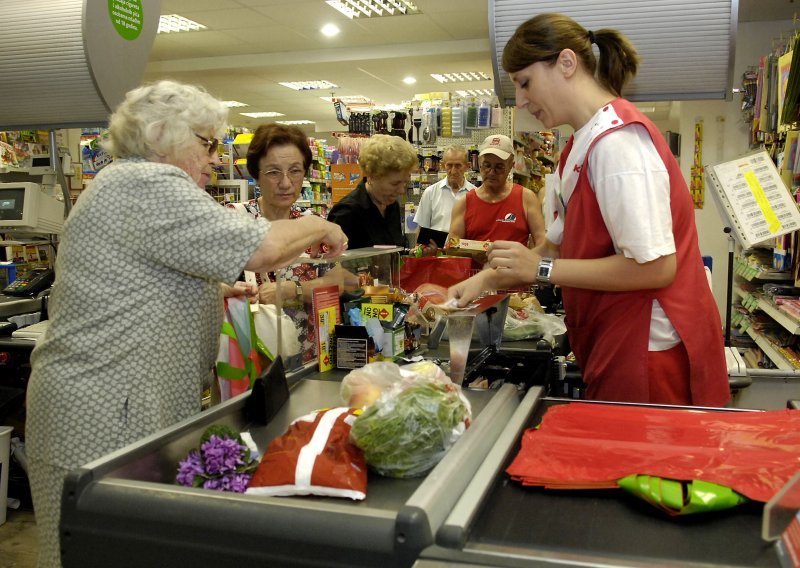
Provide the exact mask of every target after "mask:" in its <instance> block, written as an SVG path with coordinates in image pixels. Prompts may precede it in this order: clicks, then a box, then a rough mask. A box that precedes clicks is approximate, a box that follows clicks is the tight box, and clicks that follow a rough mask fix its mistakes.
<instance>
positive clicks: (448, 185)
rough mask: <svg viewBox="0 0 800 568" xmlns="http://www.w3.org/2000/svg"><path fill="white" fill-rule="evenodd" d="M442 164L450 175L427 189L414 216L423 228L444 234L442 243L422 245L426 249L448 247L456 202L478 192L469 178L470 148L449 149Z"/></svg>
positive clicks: (452, 147) (443, 157)
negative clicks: (469, 193) (429, 247)
mask: <svg viewBox="0 0 800 568" xmlns="http://www.w3.org/2000/svg"><path fill="white" fill-rule="evenodd" d="M442 164H443V165H444V169H445V171H446V172H447V177H445V178H444V179H442V180H440V181H438V182H436V183H434V184H433V185H430V186H428V187H427V188H426V189H425V191H424V192H423V194H422V198H421V199H420V201H419V207H418V208H417V212H416V214H415V215H414V222H415V223H416V224H417V225H419V226H420V228H426V229H432V230H434V231H441V232H442V233H444V234H443V235H442V239H441V240H442V242H441V243H438V244H437V243H435V242H430V243H427V242H425V243H420V244H422V245H426V246H439V247H441V246H444V240H445V238H446V236H447V235H446V233H447V232H448V231H449V230H450V219H451V214H452V212H453V205H454V204H455V202H456V199H457V198H459V197H461V196H463V195H466V194H467V192H468V191H470V190H473V189H475V186H474V185H473V184H472V183H470V182H469V181H467V179H466V177H465V173H466V171H467V169H468V168H469V158H468V156H467V149H466V148H464V147H463V146H450V147H448V148H447V149H446V150H445V151H444V154H443V156H442ZM423 234H424V233H423ZM418 242H419V241H418Z"/></svg>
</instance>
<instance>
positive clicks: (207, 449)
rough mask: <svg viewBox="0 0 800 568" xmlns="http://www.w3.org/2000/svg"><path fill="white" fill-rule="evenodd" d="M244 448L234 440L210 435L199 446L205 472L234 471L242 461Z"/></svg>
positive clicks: (211, 473) (210, 473) (212, 473)
mask: <svg viewBox="0 0 800 568" xmlns="http://www.w3.org/2000/svg"><path fill="white" fill-rule="evenodd" d="M245 449H246V448H245V447H244V446H242V445H241V444H240V443H239V442H238V441H236V440H232V439H230V438H220V437H219V436H211V437H210V438H209V439H208V441H207V442H206V443H205V444H203V445H202V446H200V452H201V453H202V455H203V462H204V463H205V471H206V473H208V474H209V475H215V474H217V473H227V472H230V471H236V466H238V465H241V464H243V463H244V460H242V453H243V452H244V450H245Z"/></svg>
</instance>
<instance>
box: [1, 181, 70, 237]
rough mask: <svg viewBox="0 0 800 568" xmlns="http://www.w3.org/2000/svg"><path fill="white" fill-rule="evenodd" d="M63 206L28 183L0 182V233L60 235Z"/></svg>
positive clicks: (62, 223) (39, 188)
mask: <svg viewBox="0 0 800 568" xmlns="http://www.w3.org/2000/svg"><path fill="white" fill-rule="evenodd" d="M63 226H64V203H63V202H62V201H59V200H58V199H56V198H55V197H53V196H52V195H48V194H47V193H45V192H44V191H42V186H40V185H39V184H38V183H31V182H8V183H0V233H26V234H29V233H30V234H60V233H61V229H62V227H63Z"/></svg>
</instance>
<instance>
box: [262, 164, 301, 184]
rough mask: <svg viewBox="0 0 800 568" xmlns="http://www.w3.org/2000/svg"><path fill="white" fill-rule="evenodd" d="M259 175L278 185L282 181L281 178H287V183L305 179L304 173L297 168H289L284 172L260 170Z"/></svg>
mask: <svg viewBox="0 0 800 568" xmlns="http://www.w3.org/2000/svg"><path fill="white" fill-rule="evenodd" d="M259 173H260V174H261V175H263V176H264V177H265V178H267V180H268V181H270V182H272V183H280V182H281V181H282V180H283V176H286V177H288V178H289V181H293V182H298V181H300V180H301V179H303V178H304V177H306V171H305V170H304V169H303V168H298V167H294V168H289V169H288V170H285V171H284V170H278V169H269V170H261V171H260V172H259Z"/></svg>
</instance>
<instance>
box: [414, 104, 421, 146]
mask: <svg viewBox="0 0 800 568" xmlns="http://www.w3.org/2000/svg"><path fill="white" fill-rule="evenodd" d="M413 124H414V130H416V132H415V138H414V140H416V142H417V145H419V144H422V138H420V132H419V129H420V128H422V111H421V110H420V109H417V116H416V117H415V118H414V120H413Z"/></svg>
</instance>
